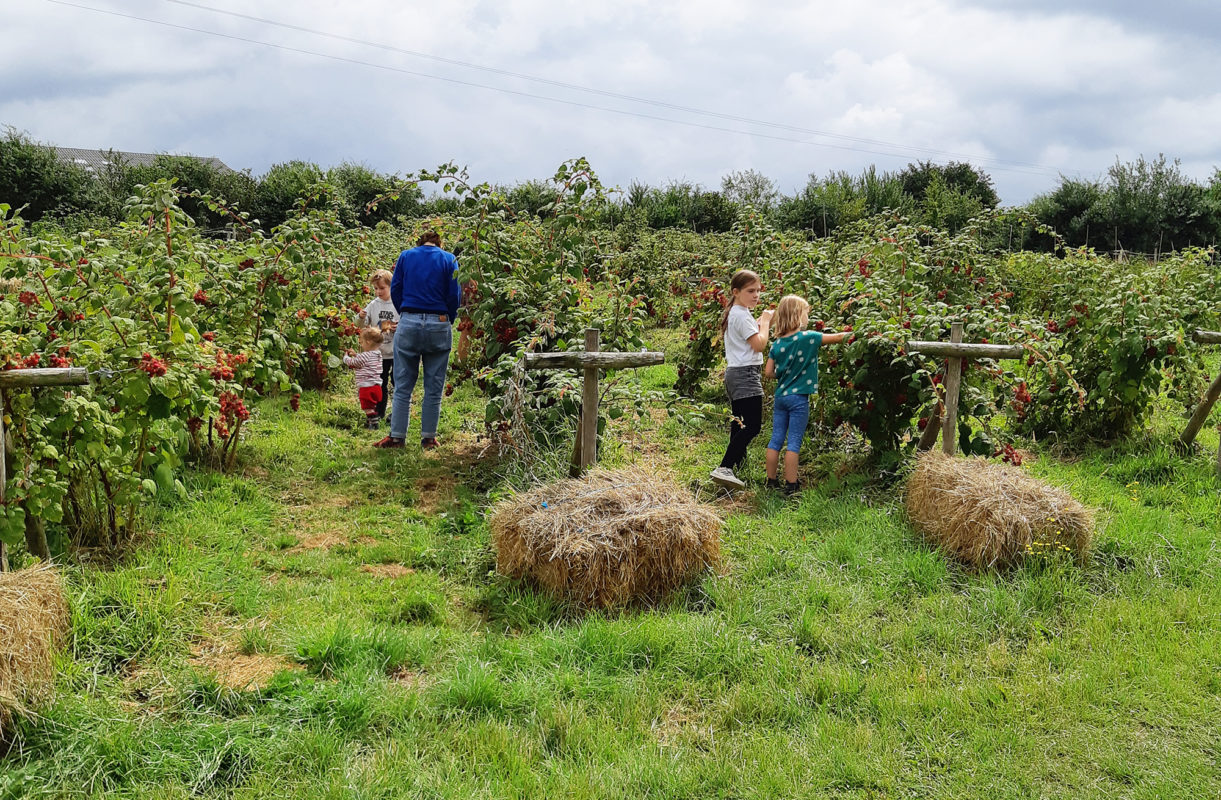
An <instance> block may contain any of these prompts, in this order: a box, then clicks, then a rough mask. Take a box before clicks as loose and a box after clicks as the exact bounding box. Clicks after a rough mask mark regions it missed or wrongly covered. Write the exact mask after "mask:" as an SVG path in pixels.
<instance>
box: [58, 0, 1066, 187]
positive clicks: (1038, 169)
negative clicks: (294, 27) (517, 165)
mask: <svg viewBox="0 0 1221 800" xmlns="http://www.w3.org/2000/svg"><path fill="white" fill-rule="evenodd" d="M45 2H48V3H52V4H54V5H59V6H66V7H69V8H76V9H80V10H83V11H92V12H94V13H97V14H105V15H108V16H113V17H120V18H123V19H130V20H135V21H138V22H146V23H149V24H152V25H160V26H162V27H166V28H173V29H176V30H182V31H188V32H191V33H202V34H205V35H208V36H216V37H219V38H222V39H230V40H232V41H237V42H244V43H246V44H257V45H260V46H262V47H269V48H272V49H275V50H280V51H283V52H288V53H297V54H300V55H307V56H315V57H318V58H326V59H330V60H332V61H338V62H341V63H345V64H354V65H357V66H363V67H371V68H373V69H380V70H385V71H387V72H395V73H399V74H402V75H411V76H413V77H417V78H428V79H430V80H437V81H444V82H446V83H451V84H456V85H459V86H469V87H473V88H478V89H487V90H490V91H494V92H501V93H503V94H509V95H514V96H517V97H527V98H531V99H534V100H545V101H547V102H551V103H558V104H562V105H569V106H574V107H576V108H584V109H588V110H591V111H603V112H606V113H609V114H619V115H622V116H629V117H637V118H639V119H647V120H654V121H657V122H667V123H670V124H672V125H684V126H687V127H691V128H702V129H704V130H710V131H720V132H723V133H733V134H738V135H740V136H753V137H756V138H761V139H770V140H773V141H779V142H791V143H794V144H805V145H812V146H814V147H825V148H830V149H835V150H848V151H852V152H858V153H869V154H871V155H879V156H885V157H887V158H909V157H910V155H909V154H905V153H896V152H889V151H884V150H873V149H868V148H864V147H854V146H851V145H847V144H832V143H829V142H813V141H810V140H808V139H795V138H792V137H788V136H777V135H774V134H768V133H760V132H758V131H746V130H741V129H737V128H726V127H723V126H720V125H708V124H705V123H700V122H691V121H687V120H680V119H673V118H670V117H660V116H656V115H653V114H643V113H640V112H636V111H628V110H625V109H618V108H611V107H608V106H599V105H594V104H592V103H582V102H579V101H576V100H567V99H564V98H560V97H551V96H548V95H541V94H534V93H531V92H523V91H518V90H516V89H507V88H504V87H500V86H491V85H488V84H484V83H477V82H475V81H468V80H462V79H460V78H450V77H446V76H443V75H433V74H430V73H426V72H418V71H415V70H409V69H404V68H402V67H395V66H391V65H388V64H378V63H375V62H372V61H363V60H361V59H357V58H349V57H347V56H338V55H333V54H331V53H322V52H318V51H316V50H307V49H305V48H300V47H290V46H288V45H282V44H276V43H274V42H266V41H262V40H260V39H251V38H248V37H245V36H237V35H235V34H229V33H221V32H219V31H210V30H207V29H204V28H195V27H192V26H189V25H179V24H176V23H173V22H164V21H162V20H156V19H150V18H148V17H141V16H138V15H135V14H126V13H123V12H121V11H113V10H110V9H104V8H96V7H93V6H87V5H82V4H80V3H73V2H68V0H45ZM896 147H905V145H896ZM991 168H992V169H994V170H998V171H1001V172H1017V173H1023V174H1027V175H1042V174H1047V173H1049V172H1056V173H1057V174H1058V170H1055V169H1054V168H1052V167H1046V166H1037V165H1036V166H1035V167H1034V168H1033V169H1032V168H1023V167H1020V166H1001V165H995V166H992V167H991Z"/></svg>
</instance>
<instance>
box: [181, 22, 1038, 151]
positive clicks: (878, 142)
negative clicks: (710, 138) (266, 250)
mask: <svg viewBox="0 0 1221 800" xmlns="http://www.w3.org/2000/svg"><path fill="white" fill-rule="evenodd" d="M163 1H164V2H166V3H172V4H174V5H178V6H183V7H185V8H194V9H198V10H200V11H208V12H211V13H214V14H223V15H225V16H227V17H233V18H236V19H244V20H248V21H251V22H257V23H260V24H262V25H271V26H274V27H277V28H284V29H287V30H292V31H298V32H301V33H308V34H310V35H312V36H321V37H324V38H327V39H334V40H336V41H340V42H348V43H349V44H356V45H361V46H363V47H373V48H377V49H379V50H385V51H388V52H391V53H399V54H401V55H406V56H412V57H414V58H424V59H428V60H430V61H436V62H439V63H442V64H451V65H453V66H458V67H464V68H466V69H474V70H480V71H482V72H489V73H492V74H495V75H504V76H506V77H510V78H519V79H521V80H525V81H532V82H534V83H541V84H545V85H547V86H555V87H558V88H562V89H570V90H573V91H578V92H588V93H590V94H596V95H600V96H602V97H611V98H615V99H617V100H627V101H629V102H632V103H644V104H646V105H651V106H656V107H658V108H668V109H670V110H672V111H681V112H684V113H687V114H696V115H699V116H704V117H714V118H716V119H723V120H727V121H731V122H742V123H746V124H748V125H757V126H760V127H765V128H773V129H777V130H784V131H789V132H792V133H804V134H808V135H811V136H822V137H825V138H828V139H838V140H841V141H846V142H855V143H858V144H867V145H873V146H877V147H890V148H896V149H901V150H910V151H912V152H913V153H925V154H929V155H939V156H947V157H952V158H964V159H969V160H975V161H989V162H992V163H995V164H1000V165H1005V166H1014V167H1027V168H1031V169H1039V170H1048V171H1055V169H1054V168H1053V167H1049V166H1047V165H1044V164H1035V163H1032V162H1028V161H1015V160H1012V159H1004V158H996V157H993V156H970V155H967V154H964V153H956V152H953V151H950V150H939V149H937V148H932V147H921V146H919V145H906V144H900V143H898V142H889V141H885V140H883V139H868V138H863V137H860V136H849V135H847V134H842V133H832V132H830V131H823V130H818V129H815V128H803V127H800V126H797V125H789V124H786V123H783V122H771V121H768V120H761V119H756V118H753V117H744V116H739V115H736V114H726V113H723V112H719V111H710V110H708V109H703V108H696V107H693V106H684V105H679V104H677V103H670V102H667V101H665V100H655V99H653V98H649V97H640V96H638V95H631V94H624V93H621V92H613V91H609V90H606V89H599V88H597V87H593V86H583V85H581V84H576V83H566V82H564V81H557V80H553V79H551V78H544V77H541V76H538V75H530V74H528V73H524V72H514V71H513V70H508V69H502V68H500V67H492V66H488V65H486V64H477V63H474V62H470V61H462V60H460V59H456V58H448V57H446V56H438V55H434V54H432V53H424V52H421V51H419V50H409V49H407V48H404V47H398V46H397V45H391V44H384V43H382V42H374V41H370V40H368V39H360V38H358V37H355V36H345V35H343V34H340V33H331V32H330V31H323V30H318V29H316V28H307V27H305V26H303V25H294V24H292V23H289V22H281V21H279V20H274V19H267V18H266V17H256V16H254V15H252V14H243V13H241V12H238V11H229V10H228V9H223V8H216V7H214V6H209V5H204V4H202V3H194V2H190V0H163Z"/></svg>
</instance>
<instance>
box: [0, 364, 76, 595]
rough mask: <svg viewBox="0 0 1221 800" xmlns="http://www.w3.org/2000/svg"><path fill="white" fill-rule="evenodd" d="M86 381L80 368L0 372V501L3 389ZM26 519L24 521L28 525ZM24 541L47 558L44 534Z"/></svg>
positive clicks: (2, 568)
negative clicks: (35, 538) (37, 538)
mask: <svg viewBox="0 0 1221 800" xmlns="http://www.w3.org/2000/svg"><path fill="white" fill-rule="evenodd" d="M86 383H89V373H88V372H86V371H85V370H83V369H81V368H79V367H70V368H68V369H13V370H4V371H0V503H3V502H4V491H5V486H6V485H7V484H8V461H7V458H8V456H7V450H8V447H7V438H6V437H7V433H5V430H4V409H5V404H4V390H5V389H23V388H29V387H35V386H81V385H83V384H86ZM28 524H29V521H28V520H27V528H26V530H27V531H28V530H29V527H28ZM27 543H28V544H30V546H31V548H30V549H31V550H34V551H36V552H35V554H36V555H38V556H39V557H40V558H44V559H45V558H47V557H48V556H49V553H48V552H47V543H46V538H45V534H44V536H43V538H42V540H41V541H40V542H30V541H29V539H28V537H27ZM0 572H8V547H7V546H6V545H5V544H4V542H0Z"/></svg>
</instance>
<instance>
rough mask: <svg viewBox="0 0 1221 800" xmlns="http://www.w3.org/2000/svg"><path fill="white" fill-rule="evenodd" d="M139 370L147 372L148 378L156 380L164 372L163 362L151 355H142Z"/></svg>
mask: <svg viewBox="0 0 1221 800" xmlns="http://www.w3.org/2000/svg"><path fill="white" fill-rule="evenodd" d="M139 368H140V369H142V370H144V371H145V372H147V373H148V375H149V377H150V378H156V377H158V376H161V375H164V374H165V372H166V366H165V362H164V361H162V360H161V359H159V358H155V357H154V356H153V355H152V354H151V353H144V354H143V355H141V356H140V367H139Z"/></svg>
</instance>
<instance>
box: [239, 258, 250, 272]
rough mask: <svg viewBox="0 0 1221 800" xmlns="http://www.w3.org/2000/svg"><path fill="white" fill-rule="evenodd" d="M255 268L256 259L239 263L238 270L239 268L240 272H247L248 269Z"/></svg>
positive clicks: (248, 259)
mask: <svg viewBox="0 0 1221 800" xmlns="http://www.w3.org/2000/svg"><path fill="white" fill-rule="evenodd" d="M253 267H254V259H253V258H247V259H246V260H245V261H241V262H239V263H238V265H237V268H238V269H240V270H247V269H251V268H253Z"/></svg>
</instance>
